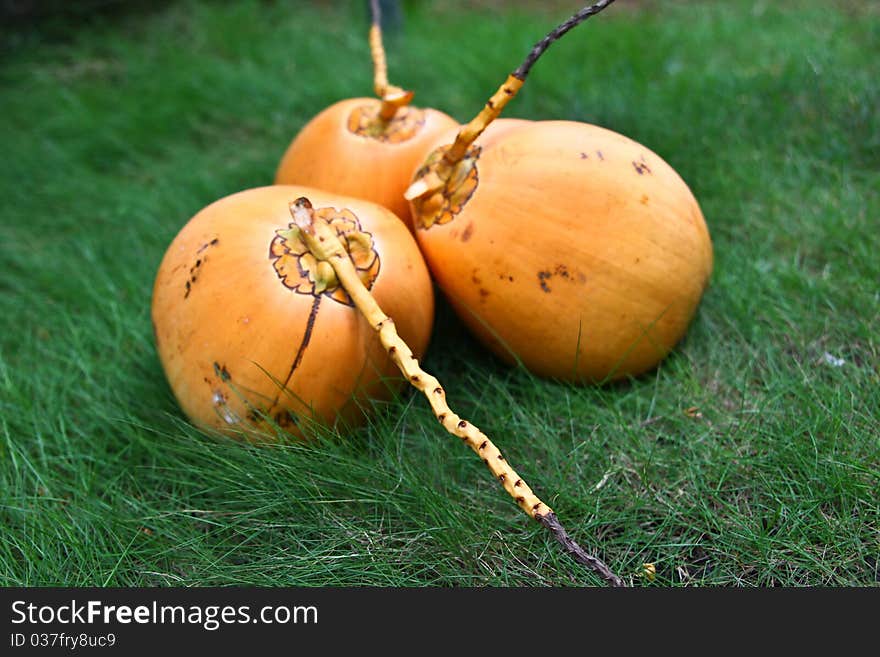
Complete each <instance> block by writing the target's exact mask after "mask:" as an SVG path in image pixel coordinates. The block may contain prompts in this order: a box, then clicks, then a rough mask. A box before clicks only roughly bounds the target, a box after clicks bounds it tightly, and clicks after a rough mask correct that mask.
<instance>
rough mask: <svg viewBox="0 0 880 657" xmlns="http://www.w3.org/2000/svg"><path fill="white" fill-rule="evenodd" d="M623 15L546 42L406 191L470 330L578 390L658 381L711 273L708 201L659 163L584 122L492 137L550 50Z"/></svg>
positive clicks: (435, 270)
mask: <svg viewBox="0 0 880 657" xmlns="http://www.w3.org/2000/svg"><path fill="white" fill-rule="evenodd" d="M612 2H613V0H602V1H601V2H597V3H595V4H593V5H591V6H589V7H586V8H584V9H582V10H581V11H580V12H578V13H577V14H575V15H574V16H572V17H571V18H570V19H569V20H567V21H566V22H564V23H563V24H562V25H560V26H559V27H557V28H556V29H555V30H553V32H551V33H550V34H549V35H547V37H545V38H544V39H542V40H541V41H540V42H538V43H537V44H536V45H535V47H534V48H533V49H532V51H531V52H530V53H529V56H528V57H527V58H526V60H525V61H524V62H523V64H522V65H521V66H520V67H519V68H518V69H516V70H515V71H514V72H513V73H512V74H511V75H510V76H509V77H508V79H507V80H506V81H505V83H504V84H503V85H502V86H501V87H500V88H499V90H498V91H497V92H496V93H495V94H494V95H493V96H492V97H491V98H490V99H489V101H488V102H487V104H486V106H485V107H484V108H483V110H482V111H481V112H480V113H479V115H478V116H477V117H476V118H474V120H472V121H471V122H470V123H469V124H467V125H465V126H463V127H462V128H461V129H460V130H459V131H458V133H457V135H456V137H455V139H454V141H452V140H449V141H447V142H446V145H443V146H440V147H439V148H437V149H436V150H434V151H433V152H432V153H431V155H430V156H429V157H428V158H427V160H426V162H425V163H424V164H423V165H422V166H421V167H420V168H419V169H418V171H417V172H416V174H415V176H414V182H413V183H412V185H411V186H410V187H409V189H408V190H407V192H406V196H407V198H408V199H409V200H410V201H411V205H412V214H413V221H414V225H415V228H416V238H417V239H418V242H419V246H420V247H421V249H422V253H423V254H424V255H425V258H426V260H427V261H428V267H429V268H430V270H431V273H432V274H433V276H434V279H435V280H436V281H437V283H438V285H439V287H440V288H441V290H442V291H443V292H444V294H445V295H446V296H447V297H448V299H449V301H450V302H451V304H452V305H453V307H454V308H455V309H456V311H457V312H458V314H459V315H460V317H461V318H462V319H463V321H464V322H465V323H466V324H467V325H468V326H469V327H470V329H471V330H472V331H473V332H474V333H475V334H476V335H477V336H478V337H479V338H480V339H481V340H482V341H483V342H484V343H486V344H487V345H488V346H489V347H490V348H492V349H493V350H494V351H495V352H496V353H497V354H499V355H500V356H501V357H502V358H505V359H507V360H508V361H519V362H521V363H522V364H523V365H524V366H525V367H526V368H528V369H529V370H531V371H532V372H534V373H536V374H539V375H543V376H548V377H554V378H558V379H562V380H571V381H579V382H582V381H589V382H600V381H606V380H612V379H620V378H623V377H627V376H634V375H637V374H639V373H642V372H644V371H646V370H649V369H651V368H653V367H654V366H656V365H657V363H659V362H660V360H662V359H663V358H664V357H665V356H666V355H667V354H668V353H669V352H670V350H671V349H672V348H673V347H674V345H675V344H676V343H678V342H679V340H680V339H681V338H682V337H683V335H684V334H685V332H686V330H687V327H688V325H689V323H690V321H691V319H692V317H693V315H694V313H695V312H696V308H697V305H698V304H699V301H700V298H701V296H702V294H703V291H704V290H705V288H706V286H707V284H708V280H709V276H710V273H711V270H712V244H711V240H710V238H709V232H708V229H707V227H706V223H705V220H704V219H703V215H702V213H701V211H700V207H699V205H698V204H697V201H696V199H695V198H694V196H693V194H692V193H691V191H690V189H689V188H688V186H687V185H686V184H685V182H684V181H683V180H682V179H681V177H680V176H679V175H678V174H677V173H676V172H675V171H674V170H673V169H672V167H671V166H669V165H668V164H667V163H666V162H665V161H663V160H662V159H661V158H660V157H659V156H658V155H656V154H655V153H653V152H652V151H650V150H649V149H648V148H646V147H644V146H642V145H641V144H638V143H636V142H635V141H632V140H631V139H628V138H627V137H624V136H622V135H619V134H617V133H614V132H612V131H610V130H606V129H604V128H600V127H597V126H594V125H589V124H586V123H579V122H573V121H537V122H529V121H519V122H517V123H514V124H510V123H508V124H506V125H505V126H504V128H503V129H501V130H492V128H491V127H490V128H489V129H488V130H487V126H491V125H495V124H493V123H492V122H493V121H494V120H495V119H496V118H497V117H498V115H499V114H500V113H501V111H502V109H503V108H504V106H505V105H506V104H507V103H508V102H509V101H510V100H511V99H512V98H513V97H514V96H515V95H516V93H517V91H518V90H519V89H520V87H521V86H522V84H523V82H524V80H525V78H526V76H527V74H528V72H529V70H530V69H531V66H532V65H533V64H534V63H535V61H537V59H538V58H539V57H540V56H541V55H542V54H543V52H545V51H546V49H547V48H548V47H549V46H550V44H551V43H553V42H554V41H555V40H557V39H558V38H559V37H561V36H562V35H563V34H565V33H566V32H567V31H568V30H570V29H571V28H573V27H574V26H576V25H578V24H579V23H581V22H583V21H584V20H586V19H587V18H589V17H590V16H592V15H595V14H597V13H599V12H600V11H602V10H603V9H605V8H606V7H607V6H608V5H610V4H611V3H612ZM502 121H503V120H502ZM484 131H485V132H484ZM450 141H451V142H452V143H451V144H450ZM438 145H439V144H438Z"/></svg>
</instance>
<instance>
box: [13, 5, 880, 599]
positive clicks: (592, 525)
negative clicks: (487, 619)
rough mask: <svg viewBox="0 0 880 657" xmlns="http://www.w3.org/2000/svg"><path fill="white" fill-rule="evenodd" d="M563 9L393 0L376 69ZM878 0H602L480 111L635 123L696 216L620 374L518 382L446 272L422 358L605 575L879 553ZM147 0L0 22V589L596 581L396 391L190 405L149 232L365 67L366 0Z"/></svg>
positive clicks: (861, 575) (472, 57)
mask: <svg viewBox="0 0 880 657" xmlns="http://www.w3.org/2000/svg"><path fill="white" fill-rule="evenodd" d="M486 4H487V5H488V4H494V5H495V6H497V5H498V4H499V3H486ZM532 4H533V5H534V4H538V3H532ZM577 4H578V3H576V2H572V3H561V2H553V3H548V4H547V7H545V8H544V9H541V10H540V11H539V10H535V9H529V8H528V6H529V3H518V4H517V5H516V7H517V8H516V9H514V10H510V11H509V12H504V13H496V12H493V11H491V9H490V8H488V7H482V8H481V6H482V5H481V3H473V2H471V3H464V2H455V3H446V2H444V3H439V2H438V3H414V2H410V3H405V11H404V20H403V23H402V25H401V29H400V30H399V31H398V32H397V33H391V34H388V35H387V38H386V48H387V50H388V57H389V70H390V76H391V79H392V81H394V82H397V83H398V84H402V85H405V86H408V87H411V88H413V89H415V90H416V94H417V95H416V102H417V104H419V105H422V106H432V107H437V108H439V109H442V110H443V111H445V112H447V113H449V114H451V115H452V116H454V117H455V118H456V119H458V120H460V121H465V120H467V119H469V118H470V117H471V116H472V115H473V114H475V113H476V112H477V111H478V110H479V108H480V107H481V106H482V104H483V103H484V102H485V99H486V98H487V97H488V95H489V94H490V93H491V92H493V91H494V90H495V89H496V88H497V86H498V84H499V83H500V82H501V81H502V80H503V79H504V76H505V75H506V74H507V73H508V72H509V71H510V70H512V69H513V68H514V67H515V66H516V65H517V64H519V62H520V61H521V60H522V58H523V56H524V55H525V54H526V52H527V51H528V49H529V48H530V47H531V45H532V43H533V42H534V41H536V40H537V39H538V38H540V37H541V36H542V35H543V34H544V33H545V32H546V31H548V30H549V29H550V28H551V27H553V26H554V25H555V24H556V23H557V22H559V21H560V20H561V19H563V18H565V17H566V16H567V15H568V14H569V13H570V11H571V10H572V9H573V8H574V7H575V6H576V5H577ZM477 5H480V6H477ZM569 5H570V6H569ZM661 5H662V7H661ZM875 5H876V3H872V2H870V1H869V0H864V1H862V2H858V1H855V0H850V1H848V2H839V3H828V2H825V1H820V0H799V1H789V0H786V1H780V2H765V1H762V0H749V1H745V0H735V1H731V2H723V3H721V2H715V1H713V0H701V1H695V2H669V3H647V2H633V1H630V0H619V1H618V3H617V4H615V5H614V6H613V7H611V8H610V9H609V10H607V11H606V12H605V13H604V14H603V15H602V16H599V17H596V18H595V19H593V20H591V21H589V22H588V23H586V24H585V25H583V26H581V27H579V28H578V29H576V30H575V31H573V32H571V33H570V34H569V35H568V36H566V37H565V38H564V39H563V40H562V41H561V42H560V43H558V44H556V45H554V46H553V48H551V49H550V51H548V53H547V55H546V56H545V57H544V58H543V59H542V60H541V61H540V62H539V63H538V64H537V66H536V67H535V68H534V70H533V71H532V74H531V76H530V78H529V81H528V83H527V84H526V86H525V87H524V89H523V91H522V93H521V94H520V96H518V97H517V98H516V99H515V101H514V102H513V103H511V105H510V106H509V107H508V109H507V110H506V112H505V116H511V117H523V118H530V119H544V118H556V119H574V120H582V121H587V122H591V123H596V124H599V125H602V126H605V127H608V128H611V129H613V130H616V131H618V132H621V133H623V134H626V135H627V136H629V137H631V138H633V139H635V140H637V141H639V142H641V143H643V144H645V145H646V146H648V147H649V148H651V149H652V150H654V151H655V152H657V153H659V154H660V155H661V156H662V157H664V158H665V159H666V160H667V161H668V162H669V163H670V164H672V166H674V167H675V168H676V169H677V170H678V171H679V172H680V173H681V175H682V177H683V178H684V179H685V180H686V181H687V182H688V183H689V185H690V186H691V188H692V190H693V191H694V194H695V195H696V197H697V198H698V199H699V201H700V203H701V206H702V209H703V212H704V214H705V216H706V220H707V223H708V225H709V229H710V231H711V234H712V238H713V243H714V248H715V270H714V273H713V276H712V280H711V285H710V288H709V289H708V291H707V293H706V295H705V297H704V299H703V303H702V305H701V306H700V309H699V312H698V314H697V317H696V319H695V321H694V323H693V325H692V326H691V329H690V331H689V333H688V335H687V338H686V340H685V341H684V342H683V343H682V344H680V345H679V346H678V348H677V349H676V350H675V351H674V352H673V354H672V355H671V356H670V357H669V358H668V359H667V360H666V361H664V362H663V363H662V365H661V366H660V367H659V368H658V369H657V370H655V371H653V372H651V373H650V374H648V375H645V376H642V377H640V378H638V379H636V380H632V381H629V382H626V383H624V384H617V385H612V386H606V387H590V386H572V385H567V384H562V383H557V382H553V381H545V380H540V379H536V378H535V377H533V376H531V375H530V374H529V373H528V372H526V371H524V370H522V369H517V368H511V367H508V366H506V365H504V364H502V363H500V362H499V361H497V360H496V359H495V358H494V357H493V356H491V355H490V354H489V353H488V352H486V351H485V350H484V349H483V348H481V346H480V345H479V344H478V343H477V342H476V341H474V340H473V339H472V338H470V337H469V335H468V334H467V332H466V330H465V329H464V328H463V326H462V325H461V324H460V323H459V321H458V320H457V319H456V318H455V317H454V315H453V314H452V312H451V310H450V309H449V308H448V306H446V305H445V303H444V302H443V301H442V299H438V302H439V303H438V314H437V320H436V326H435V333H434V337H433V341H432V344H431V347H430V351H429V353H428V355H427V356H426V358H425V360H424V366H425V369H427V370H428V371H431V372H433V373H435V374H436V375H437V376H438V378H439V379H440V380H441V381H442V382H443V383H444V386H445V388H446V390H447V394H448V398H449V400H450V404H451V405H452V406H453V407H454V408H456V410H457V411H458V412H459V413H460V414H461V415H463V416H464V417H467V418H469V419H471V420H473V422H474V423H476V424H477V425H478V426H480V428H481V429H483V430H484V431H485V432H486V433H487V434H489V435H490V436H492V437H493V439H495V440H496V442H497V444H498V445H499V447H500V448H501V449H502V450H504V452H505V454H506V456H507V457H508V459H509V461H510V462H511V464H512V465H513V466H514V467H516V468H517V469H518V470H519V472H520V473H521V474H522V475H523V476H524V477H525V478H526V479H527V480H528V481H529V483H530V484H531V486H532V487H533V488H534V489H535V491H536V492H537V493H538V494H539V495H541V496H542V497H543V498H544V499H546V500H547V502H548V503H549V504H550V505H551V506H553V507H554V509H555V510H556V512H557V513H558V515H559V516H560V518H561V519H562V521H563V522H564V523H565V524H566V526H567V527H568V529H569V531H570V532H571V534H572V535H573V536H574V538H575V539H576V540H577V541H578V542H580V543H581V544H582V545H584V546H585V547H587V548H588V549H589V550H590V551H593V552H595V553H596V554H597V555H599V556H601V557H602V559H603V560H604V561H605V562H606V563H608V564H609V566H611V568H612V569H613V570H615V571H616V572H617V573H619V574H621V575H622V576H623V577H624V578H625V579H626V580H627V581H629V582H630V583H632V584H634V585H637V586H682V585H699V586H773V585H786V586H814V585H833V586H841V585H851V586H877V585H878V582H880V495H878V489H880V256H878V253H880V119H878V110H877V108H878V106H880V12H878V10H877V7H876V6H875ZM146 6H147V5H146V4H144V5H143V7H141V5H137V6H136V7H135V8H133V9H129V10H126V11H120V10H115V9H111V10H110V11H106V12H96V13H94V14H93V15H89V16H86V17H82V16H73V15H66V16H65V17H62V18H60V19H52V17H51V16H49V17H45V18H44V19H42V21H41V22H40V23H39V24H38V25H36V26H28V25H24V24H21V23H19V24H17V25H15V26H13V29H9V30H6V31H5V33H4V34H3V36H2V39H3V43H2V50H0V53H2V59H0V99H2V105H0V107H2V120H0V143H2V145H3V156H2V158H0V198H2V205H0V208H2V209H0V317H2V327H0V417H2V419H0V584H3V585H29V586H44V585H70V586H83V585H98V586H102V585H115V586H134V585H150V586H156V585H158V586H165V585H168V586H202V585H244V584H253V585H265V586H282V585H283V586H341V585H373V586H570V585H600V584H601V581H600V580H599V579H598V578H597V577H596V576H595V575H594V574H593V573H591V572H590V571H587V570H585V569H582V568H580V567H578V566H577V565H576V564H574V563H573V562H572V561H570V560H569V558H568V557H567V556H566V555H565V554H563V552H562V551H561V550H560V549H559V547H558V545H557V544H556V543H555V542H553V540H552V538H551V537H550V536H549V535H548V534H547V533H546V531H545V530H543V529H542V528H541V527H540V526H539V525H538V524H537V523H535V522H533V521H530V520H529V519H528V518H527V517H525V516H524V515H523V514H522V513H521V512H520V511H519V510H518V509H517V508H516V505H515V504H513V503H512V502H511V501H510V500H509V498H507V496H506V495H505V494H504V492H503V491H502V490H501V488H500V487H499V486H498V485H497V483H496V482H494V481H492V479H491V477H490V476H489V475H488V473H487V472H486V471H485V468H484V467H483V465H482V464H481V463H480V462H479V459H476V458H474V455H473V454H472V453H471V452H470V450H468V449H466V448H464V447H463V446H462V445H461V444H460V441H458V440H451V439H450V438H449V437H448V436H447V435H446V434H445V433H444V432H443V431H442V429H441V427H440V426H439V425H438V424H437V422H436V421H435V419H434V418H433V416H432V414H431V411H430V409H429V408H428V406H427V404H425V403H424V400H423V399H422V398H420V397H418V396H415V395H413V394H411V393H406V394H402V395H401V396H400V398H398V399H395V400H394V401H392V402H390V403H385V404H381V405H379V404H377V407H376V409H375V413H374V414H373V415H372V418H371V420H370V422H369V423H368V425H366V426H364V427H363V428H361V429H359V430H357V431H354V432H351V433H348V434H346V435H335V434H333V433H332V432H328V433H327V435H325V436H323V437H321V438H320V439H318V440H315V441H314V442H311V443H298V442H295V441H289V442H287V443H285V444H283V445H280V446H277V447H254V446H243V445H241V444H237V443H234V442H232V441H230V440H218V439H216V438H215V437H211V436H208V435H206V434H204V433H202V432H200V431H199V430H197V429H195V428H193V427H192V426H190V425H189V424H188V423H187V421H186V418H185V417H184V416H183V415H182V413H181V411H180V410H179V408H178V407H177V405H176V402H175V400H174V397H173V395H172V393H171V391H170V389H169V388H168V386H167V384H166V382H165V379H164V376H163V373H162V370H161V367H160V365H159V362H158V360H157V356H156V351H155V348H154V344H153V337H152V332H151V328H150V316H149V307H150V297H151V291H152V284H153V279H154V276H155V274H156V270H157V268H158V265H159V261H160V259H161V257H162V255H163V253H164V251H165V249H166V247H167V246H168V244H169V243H170V241H171V239H172V238H173V237H174V235H175V234H176V233H177V231H178V230H179V229H180V227H181V226H182V225H183V224H184V223H185V222H186V221H187V220H188V219H189V218H190V217H191V216H192V215H193V214H195V212H197V211H198V210H199V209H200V208H202V207H203V206H205V205H207V204H208V203H210V202H212V201H214V200H216V199H218V198H220V197H222V196H225V195H227V194H230V193H232V192H235V191H238V190H241V189H245V188H249V187H256V186H260V185H265V184H268V183H270V182H271V180H272V176H273V174H274V170H275V167H276V165H277V163H278V160H279V158H280V156H281V154H282V153H283V151H284V149H285V147H286V145H287V144H288V143H289V141H290V139H291V138H292V137H293V136H294V134H295V133H296V131H297V130H298V129H299V128H300V127H302V125H303V124H304V123H305V122H306V121H307V120H308V119H309V118H310V117H311V116H312V115H314V114H315V113H316V112H317V111H319V110H320V109H322V108H324V107H326V106H327V105H329V104H330V103H332V102H334V101H336V100H339V99H341V98H345V97H350V96H355V95H369V94H370V93H371V91H372V68H371V63H370V61H369V52H368V49H367V43H366V27H367V25H366V19H365V13H364V3H362V2H354V1H352V2H343V3H315V4H311V3H275V2H256V1H243V2H235V3H210V2H207V1H205V2H173V3H172V2H166V3H158V6H157V7H154V8H150V9H147V8H145V7H146ZM646 563H652V564H654V565H655V567H656V577H655V578H654V579H653V581H651V580H648V579H647V578H646V577H644V576H642V572H643V564H646Z"/></svg>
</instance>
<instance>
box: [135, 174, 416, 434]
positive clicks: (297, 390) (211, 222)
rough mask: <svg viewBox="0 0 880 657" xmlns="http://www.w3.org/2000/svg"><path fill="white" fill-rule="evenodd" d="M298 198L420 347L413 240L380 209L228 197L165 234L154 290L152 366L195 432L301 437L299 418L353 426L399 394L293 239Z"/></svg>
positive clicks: (271, 194) (301, 190) (257, 192)
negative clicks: (155, 358) (368, 402)
mask: <svg viewBox="0 0 880 657" xmlns="http://www.w3.org/2000/svg"><path fill="white" fill-rule="evenodd" d="M303 196H305V197H307V198H309V199H310V200H311V201H312V202H313V203H314V205H315V207H316V208H319V210H318V216H319V217H320V218H321V219H323V220H327V221H329V222H330V226H331V227H332V228H333V229H334V230H335V231H336V233H337V234H338V235H339V236H340V239H341V240H342V241H343V242H344V244H345V245H346V248H347V250H348V252H349V255H350V257H351V260H352V262H353V263H354V265H355V267H356V269H357V272H358V275H359V276H360V278H361V280H362V281H363V283H364V285H365V286H366V287H367V288H368V289H369V290H370V292H371V293H372V294H373V295H374V297H375V298H376V299H377V300H379V302H380V303H381V304H382V306H383V307H384V308H386V309H387V311H388V313H389V314H390V315H392V316H393V317H394V318H395V320H396V322H397V328H398V331H399V332H400V334H401V336H403V337H404V339H405V340H406V341H407V342H408V344H409V345H411V347H412V349H413V352H414V353H415V354H417V355H421V354H422V353H423V352H424V350H425V348H426V347H427V344H428V339H429V335H430V331H431V326H432V321H433V311H434V306H433V294H432V287H431V281H430V278H429V275H428V271H427V269H426V267H425V264H424V261H423V259H422V257H421V255H420V253H419V251H418V247H417V245H416V243H415V241H414V239H413V237H412V235H411V234H410V232H409V231H408V229H407V228H406V227H405V226H404V225H403V224H402V223H401V222H400V220H399V219H398V218H397V217H396V216H395V215H393V214H392V213H391V212H390V211H388V210H387V209H385V208H383V207H381V206H378V205H376V204H373V203H370V202H367V201H363V200H358V199H353V198H346V197H340V196H339V195H336V194H329V193H327V192H325V191H319V190H316V189H311V188H307V187H299V186H273V187H262V188H257V189H251V190H248V191H244V192H240V193H238V194H233V195H231V196H227V197H226V198H223V199H221V200H219V201H217V202H215V203H213V204H211V205H209V206H208V207H206V208H204V209H203V210H202V211H200V212H199V213H198V214H196V215H195V216H194V217H193V218H192V219H191V220H190V221H189V223H187V224H186V226H184V228H183V229H182V230H181V231H180V233H179V234H178V235H177V237H175V239H174V241H173V242H172V243H171V245H170V247H169V248H168V251H167V252H166V254H165V257H164V259H163V260H162V263H161V266H160V268H159V271H158V274H157V277H156V281H155V286H154V291H153V302H152V319H153V326H154V331H155V338H156V346H157V351H158V353H159V358H160V360H161V363H162V367H163V369H164V371H165V374H166V376H167V379H168V382H169V384H170V386H171V389H172V390H173V392H174V395H175V397H176V398H177V400H178V402H179V403H180V406H181V408H182V409H183V411H184V412H185V413H186V415H187V416H188V417H189V418H190V419H191V420H192V421H193V422H194V423H195V424H197V425H199V426H201V427H204V428H208V429H215V430H220V431H224V432H227V433H230V434H236V435H241V433H242V431H244V432H245V433H253V430H260V429H261V428H265V423H266V422H267V420H270V419H271V420H272V421H274V422H275V423H277V424H279V425H281V426H283V427H285V428H287V429H288V430H290V431H292V432H293V433H298V434H300V435H303V434H307V433H308V429H307V426H308V425H309V424H310V423H311V422H312V421H318V422H320V423H322V424H327V425H332V424H334V423H336V422H337V421H340V420H341V421H346V422H351V421H355V420H356V419H358V418H359V417H361V410H360V409H361V408H362V406H363V404H362V402H363V401H364V400H365V399H367V398H382V397H384V396H387V395H388V394H389V393H390V392H391V390H392V389H393V388H394V387H396V386H397V385H398V384H402V383H403V380H402V379H400V378H399V376H397V378H396V379H395V378H394V377H395V375H396V373H397V369H396V367H395V365H394V363H393V362H392V361H391V360H390V359H389V358H388V356H387V355H386V353H385V351H384V350H383V348H382V345H381V344H380V342H379V339H378V337H377V335H376V333H375V332H374V331H373V330H372V328H371V327H370V325H369V323H368V322H367V321H366V320H365V319H364V318H363V316H362V315H361V314H360V313H359V312H358V311H357V310H356V308H355V307H354V306H353V304H352V301H351V299H350V298H349V297H348V295H347V294H346V292H345V290H344V289H342V287H341V286H340V285H339V284H338V281H335V279H333V276H332V273H330V274H329V276H328V272H329V270H328V266H327V265H326V263H319V262H317V261H316V260H315V259H314V257H313V256H311V255H310V254H309V252H308V250H307V249H306V248H305V247H304V245H303V243H302V241H301V240H300V239H298V238H297V235H296V231H295V227H294V226H293V225H292V223H291V222H292V218H291V212H290V204H291V203H292V202H293V201H294V200H296V199H297V198H299V197H303Z"/></svg>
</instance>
